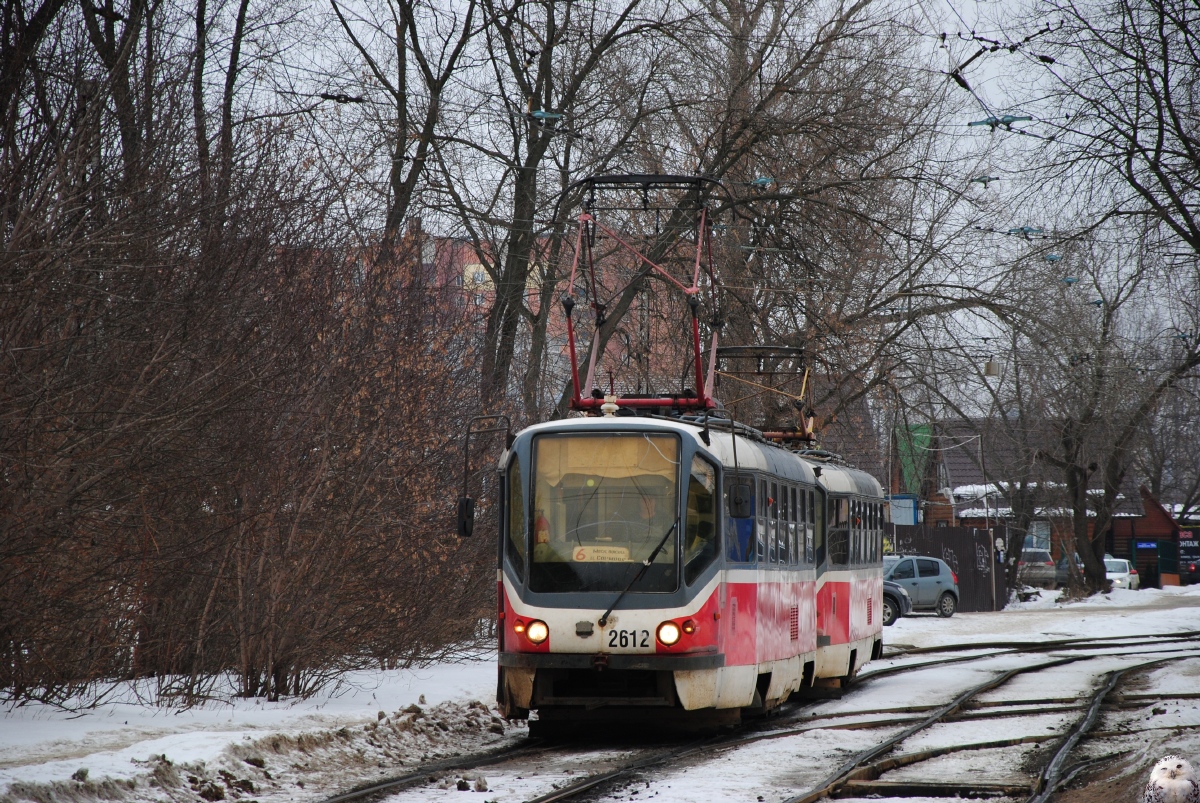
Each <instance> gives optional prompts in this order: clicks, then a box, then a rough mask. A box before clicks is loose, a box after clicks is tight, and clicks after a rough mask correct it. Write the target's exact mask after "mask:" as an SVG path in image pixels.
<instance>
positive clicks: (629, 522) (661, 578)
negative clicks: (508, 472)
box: [529, 433, 679, 592]
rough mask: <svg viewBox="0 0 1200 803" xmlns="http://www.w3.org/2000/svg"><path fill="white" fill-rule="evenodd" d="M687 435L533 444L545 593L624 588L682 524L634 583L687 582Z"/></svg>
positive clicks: (537, 584)
mask: <svg viewBox="0 0 1200 803" xmlns="http://www.w3.org/2000/svg"><path fill="white" fill-rule="evenodd" d="M678 477H679V440H678V438H676V437H674V436H672V435H661V434H636V433H631V434H621V435H614V434H611V433H604V434H602V435H601V434H596V435H540V436H538V437H537V438H536V439H535V440H534V444H533V472H532V478H533V506H532V507H533V509H532V522H531V523H532V526H531V527H530V533H529V537H530V540H531V543H532V545H533V548H532V550H531V553H532V556H531V557H532V560H531V562H530V574H529V587H530V589H531V590H533V591H538V592H569V591H621V590H622V589H624V588H625V587H626V586H627V585H628V584H629V583H630V581H631V580H632V579H633V578H634V576H635V575H636V574H637V571H638V570H639V569H640V568H641V567H642V561H644V560H646V559H647V558H649V557H650V554H651V553H652V552H653V551H654V548H655V547H657V546H658V545H659V543H660V542H662V541H663V539H664V537H666V536H667V533H668V532H670V531H671V529H672V527H675V530H676V532H675V533H673V534H672V535H671V537H667V538H666V543H665V544H664V545H663V548H662V549H661V550H660V551H659V553H658V555H657V556H656V557H655V559H654V562H653V563H652V564H651V565H650V567H649V568H648V569H647V571H646V573H645V575H644V576H643V577H642V578H641V579H640V580H639V581H638V583H637V585H636V587H635V588H634V589H633V590H634V591H636V592H645V591H655V592H669V591H674V590H675V589H676V588H678V586H679V573H678V570H677V567H676V552H677V549H676V545H677V542H678V540H679V534H678V529H679V528H678V527H676V520H677V519H678V517H679V491H678V485H679V480H678Z"/></svg>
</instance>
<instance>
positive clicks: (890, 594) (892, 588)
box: [883, 580, 912, 627]
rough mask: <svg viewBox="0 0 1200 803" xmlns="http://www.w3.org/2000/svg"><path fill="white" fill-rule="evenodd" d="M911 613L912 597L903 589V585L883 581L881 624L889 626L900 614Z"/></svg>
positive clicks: (906, 614)
mask: <svg viewBox="0 0 1200 803" xmlns="http://www.w3.org/2000/svg"><path fill="white" fill-rule="evenodd" d="M910 613H912V597H910V596H909V595H908V592H907V591H905V590H904V586H902V585H900V584H899V583H893V582H892V581H891V580H884V581H883V626H884V627H890V626H891V625H893V624H895V623H896V620H897V619H899V618H900V617H901V616H908V615H909V614H910Z"/></svg>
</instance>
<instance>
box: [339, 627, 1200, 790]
mask: <svg viewBox="0 0 1200 803" xmlns="http://www.w3.org/2000/svg"><path fill="white" fill-rule="evenodd" d="M1197 637H1200V631H1188V632H1186V633H1173V634H1162V635H1161V636H1156V637H1154V638H1152V639H1150V640H1146V641H1144V642H1141V643H1146V644H1159V643H1161V639H1162V638H1168V639H1172V640H1189V641H1190V640H1196V638H1197ZM1137 638H1138V637H1136V636H1135V637H1100V638H1096V639H1063V640H1059V641H1055V642H1041V643H1037V642H1032V643H1028V642H1004V644H1005V646H1006V647H1007V648H1006V649H1004V650H1000V651H996V652H989V653H982V654H978V655H968V656H961V657H957V658H952V659H945V660H938V661H925V662H921V663H914V664H903V665H899V666H895V667H887V668H885V669H881V670H876V671H874V672H869V673H864V674H861V675H859V676H858V677H857V678H855V681H854V682H855V685H859V684H864V683H868V682H870V681H871V680H874V679H877V678H880V677H885V676H890V675H893V674H899V673H903V672H910V671H920V670H922V669H926V668H931V667H934V666H940V665H944V664H946V663H958V662H966V661H980V660H986V659H989V658H995V657H1003V656H1006V655H1014V654H1019V653H1021V652H1046V651H1050V650H1053V649H1089V648H1088V647H1086V646H1082V645H1084V644H1087V643H1094V642H1112V641H1118V640H1125V641H1130V642H1132V641H1133V640H1134V639H1137ZM1009 645H1012V646H1009ZM1017 645H1020V646H1021V647H1023V648H1024V649H1016V646H1017ZM1104 646H1108V647H1110V648H1111V647H1114V646H1121V647H1123V646H1137V644H1135V643H1129V644H1123V645H1113V644H1106V645H1104ZM955 649H965V650H974V649H979V645H972V644H962V645H949V646H947V647H943V648H939V650H938V651H943V652H949V651H953V650H955ZM928 651H929V652H933V651H934V650H932V649H928ZM1120 654H1121V653H1106V654H1104V655H1096V656H1073V657H1070V658H1065V659H1060V660H1058V661H1051V662H1047V663H1043V664H1038V665H1035V666H1032V667H1021V668H1019V669H1015V670H1010V671H1009V672H1006V673H1003V674H1002V675H1000V676H999V677H998V678H997V679H994V680H992V681H989V682H988V683H985V684H982V685H981V686H979V687H976V688H975V689H973V690H971V691H969V692H967V693H965V694H964V695H960V696H959V698H956V699H955V700H954V701H952V702H951V703H949V704H947V705H943V706H909V707H906V708H900V709H896V708H893V709H875V710H864V711H851V712H839V713H837V714H831V715H829V716H827V717H822V718H816V719H812V720H809V721H807V722H804V723H803V725H801V726H800V727H784V728H782V729H781V728H780V726H781V725H788V724H792V723H798V722H799V721H800V715H798V714H791V715H785V716H784V717H782V718H779V717H776V718H774V719H772V720H770V721H769V723H768V722H759V723H751V724H750V726H749V727H764V726H765V727H766V728H767V730H765V731H764V732H762V733H757V734H750V735H745V734H744V731H743V733H740V734H733V735H729V736H723V737H714V738H712V739H708V740H704V741H702V742H700V743H694V742H693V743H689V744H687V745H684V746H682V747H677V748H675V749H672V750H668V751H665V752H658V753H655V754H654V755H651V756H644V757H641V758H638V759H636V760H635V761H632V762H630V763H628V764H626V765H624V766H622V767H618V768H616V769H613V770H610V771H607V772H604V773H598V774H596V775H593V776H587V777H586V778H583V779H581V780H580V781H578V782H576V783H574V784H571V785H569V786H566V787H563V788H561V789H558V790H554V791H553V792H550V793H547V794H546V795H543V796H541V797H538V798H533V799H532V800H531V801H530V803H552V801H560V800H566V799H569V798H571V797H574V796H577V795H580V794H582V793H583V792H585V791H588V790H589V789H593V788H595V787H597V786H600V785H602V784H605V783H608V782H610V781H613V780H616V779H617V778H620V777H622V776H625V775H629V774H632V773H634V772H637V771H639V770H643V769H647V768H650V767H653V766H657V765H659V764H662V763H665V762H667V761H670V760H672V759H679V758H685V757H690V756H692V755H696V754H700V753H704V752H709V751H713V750H727V749H734V748H737V747H740V746H744V745H748V744H753V743H755V742H759V741H764V740H772V739H779V738H786V737H788V736H793V735H797V734H799V733H804V732H807V731H811V730H815V729H820V728H821V727H826V728H830V729H872V728H881V727H888V726H889V725H899V724H903V723H906V722H911V721H912V720H913V719H914V718H915V717H893V718H890V719H885V720H867V721H864V722H853V723H844V724H841V725H838V724H832V723H829V720H831V719H840V718H849V717H870V716H871V715H873V714H888V713H892V714H897V713H901V714H902V713H912V714H918V715H919V714H921V713H924V712H926V711H931V710H932V711H934V712H935V714H934V715H932V716H930V717H928V718H926V720H922V722H923V723H925V724H923V725H921V726H920V727H917V728H915V729H914V728H909V729H906V733H907V731H908V730H912V732H913V733H915V732H917V731H918V730H920V729H921V728H923V727H928V726H929V725H931V724H933V723H934V722H936V721H938V720H941V719H946V718H950V717H952V716H953V714H954V713H955V712H956V711H957V709H959V708H961V707H965V703H966V702H967V701H968V700H969V699H970V697H971V696H974V695H975V694H980V693H982V692H984V691H987V690H989V689H991V688H995V687H996V686H998V685H1000V684H1002V683H1004V682H1005V681H1007V680H1008V679H1010V678H1011V677H1013V676H1015V675H1017V674H1020V673H1023V672H1029V671H1034V670H1037V669H1044V668H1049V667H1052V666H1057V665H1060V664H1065V663H1071V662H1073V661H1078V660H1084V659H1086V658H1092V657H1096V658H1099V657H1114V656H1118V655H1120ZM1167 660H1171V659H1160V660H1159V661H1156V662H1150V664H1147V665H1151V664H1154V663H1163V662H1165V661H1167ZM1132 668H1133V667H1131V669H1132ZM1125 671H1128V670H1125ZM1147 696H1148V695H1147ZM820 702H822V701H821V700H811V701H810V700H804V701H800V702H798V703H792V704H790V705H789V707H793V706H794V707H797V708H799V707H803V708H807V707H810V706H811V705H812V704H816V703H820ZM1030 702H1031V701H1025V700H1019V701H1012V702H1011V703H1009V702H1007V701H998V702H991V703H988V704H987V705H988V706H991V707H1008V706H1010V705H1018V704H1029V703H1030ZM1032 702H1039V701H1032ZM973 713H974V712H973ZM982 713H983V712H978V713H974V716H975V717H980V718H982V716H981V715H982ZM1003 715H1005V714H1003V713H1002V714H997V716H1003ZM908 735H911V734H908ZM903 738H907V735H902V736H901V737H898V738H895V739H894V740H889V741H890V742H891V744H890V745H889V746H888V747H887V748H882V746H877V747H876V748H872V750H871V751H867V752H869V753H873V755H875V756H878V755H880V754H882V753H883V752H885V751H886V749H890V747H891V746H894V744H895V743H898V742H899V741H901V740H902V739H903ZM558 747H559V746H558V745H552V744H548V743H545V742H544V741H542V740H538V739H529V738H527V739H524V740H522V741H521V742H520V743H518V744H516V745H513V746H510V747H506V748H502V749H499V750H492V751H487V752H483V753H476V754H472V755H468V756H462V757H459V758H455V759H449V760H446V761H438V762H432V763H430V764H424V765H421V766H419V767H416V768H414V769H413V770H412V771H411V772H408V773H405V774H404V775H400V776H396V777H392V778H388V779H385V780H382V781H377V782H373V783H369V784H366V785H364V786H360V787H356V788H354V789H350V790H347V791H346V792H343V793H340V794H337V795H334V796H332V797H328V798H325V799H323V800H322V801H321V803H356V802H357V801H365V800H370V799H375V798H378V797H380V796H382V795H383V794H386V793H392V792H396V791H400V790H402V789H404V788H407V787H409V786H414V785H416V784H418V783H420V782H422V781H424V780H425V779H427V778H428V777H429V776H430V775H434V774H438V773H443V772H445V771H447V770H456V769H475V768H478V767H485V766H493V765H495V764H500V763H503V762H505V761H508V760H511V759H514V758H520V757H523V756H527V755H535V754H539V753H545V752H550V751H554V750H556V749H558ZM963 749H967V748H965V747H964V748H963ZM865 755H866V753H863V754H859V756H856V759H857V760H858V761H859V762H862V761H868V760H870V759H869V758H863V756H865ZM845 766H848V765H844V767H843V769H844V768H845ZM1076 772H1078V769H1077V770H1076ZM802 800H804V798H792V799H789V801H787V802H786V803H798V801H802Z"/></svg>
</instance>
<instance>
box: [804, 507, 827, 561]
mask: <svg viewBox="0 0 1200 803" xmlns="http://www.w3.org/2000/svg"><path fill="white" fill-rule="evenodd" d="M825 498H826V497H825V494H824V493H823V492H820V491H809V493H808V504H809V509H810V510H812V513H813V562H814V563H816V564H817V565H818V566H819V565H820V564H822V563H824V562H825V515H826V514H825V504H826V503H825Z"/></svg>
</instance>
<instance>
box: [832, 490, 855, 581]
mask: <svg viewBox="0 0 1200 803" xmlns="http://www.w3.org/2000/svg"><path fill="white" fill-rule="evenodd" d="M829 508H830V511H829V512H830V517H831V519H832V520H831V521H830V522H829V534H828V538H829V562H830V563H832V564H834V565H836V566H845V565H846V564H847V563H848V562H849V560H850V500H849V499H833V500H831V501H830V504H829Z"/></svg>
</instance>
